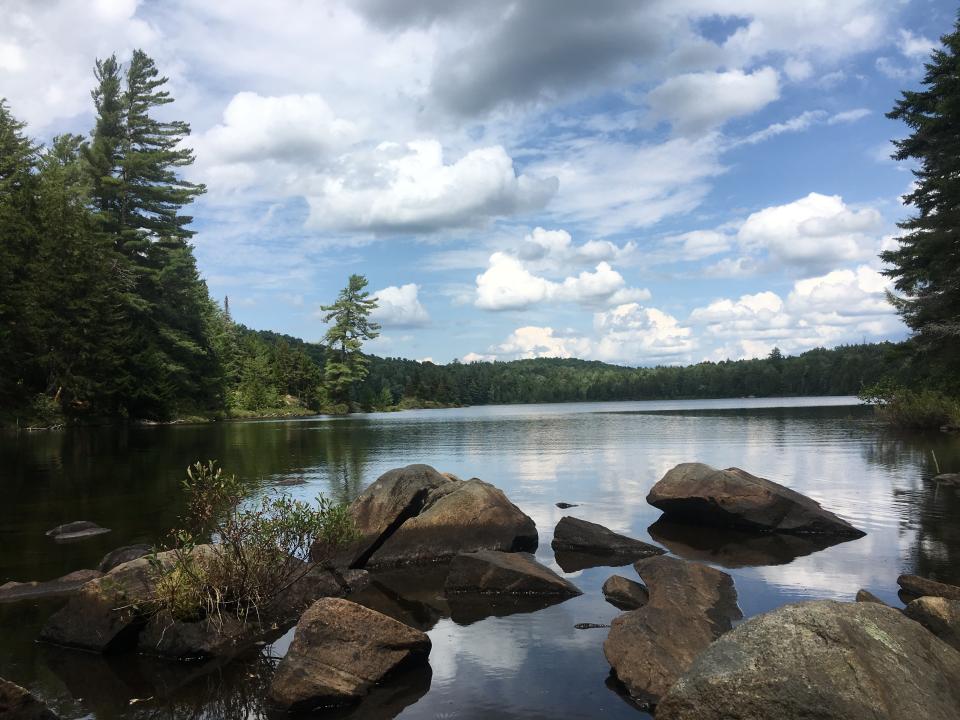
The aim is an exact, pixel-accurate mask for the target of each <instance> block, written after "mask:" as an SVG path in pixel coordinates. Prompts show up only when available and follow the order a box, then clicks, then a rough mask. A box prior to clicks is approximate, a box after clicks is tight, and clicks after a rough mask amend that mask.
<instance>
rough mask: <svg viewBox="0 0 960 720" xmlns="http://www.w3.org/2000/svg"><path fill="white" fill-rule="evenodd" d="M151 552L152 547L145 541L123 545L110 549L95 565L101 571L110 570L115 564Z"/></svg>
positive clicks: (121, 563) (120, 563)
mask: <svg viewBox="0 0 960 720" xmlns="http://www.w3.org/2000/svg"><path fill="white" fill-rule="evenodd" d="M152 552H153V547H151V546H150V545H147V544H145V543H142V544H139V545H124V546H123V547H119V548H117V549H116V550H111V551H110V552H108V553H107V554H106V555H104V556H103V559H102V560H101V561H100V564H99V565H97V570H99V571H100V572H102V573H106V572H110V571H111V570H113V569H114V568H115V567H116V566H117V565H123V564H124V563H125V562H130V561H131V560H136V559H137V558H142V557H145V556H147V555H149V554H151V553H152Z"/></svg>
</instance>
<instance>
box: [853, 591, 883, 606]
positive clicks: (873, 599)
mask: <svg viewBox="0 0 960 720" xmlns="http://www.w3.org/2000/svg"><path fill="white" fill-rule="evenodd" d="M855 600H856V601H857V602H869V603H879V604H880V605H886V604H887V603H885V602H884V601H883V600H881V599H880V598H878V597H877V596H876V595H874V594H873V593H872V592H870V591H869V590H863V589H862V588H861V589H860V590H857V597H856V598H855Z"/></svg>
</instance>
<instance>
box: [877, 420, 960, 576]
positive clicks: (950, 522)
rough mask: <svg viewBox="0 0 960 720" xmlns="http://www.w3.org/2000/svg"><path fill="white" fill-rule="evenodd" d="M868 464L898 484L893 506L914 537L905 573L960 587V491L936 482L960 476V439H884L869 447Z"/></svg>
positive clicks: (890, 435) (896, 436)
mask: <svg viewBox="0 0 960 720" xmlns="http://www.w3.org/2000/svg"><path fill="white" fill-rule="evenodd" d="M863 455H864V458H865V460H866V461H867V463H868V464H870V465H874V466H878V467H881V468H883V470H885V471H886V472H888V473H890V474H891V475H893V476H894V477H895V478H897V480H895V482H894V483H893V486H892V492H893V496H894V497H893V506H894V507H895V508H896V509H897V510H898V512H899V513H900V527H901V532H902V533H911V534H912V535H913V537H912V539H911V543H910V545H909V547H908V549H907V557H906V558H905V565H904V567H903V568H901V570H902V571H903V572H907V573H914V574H917V575H922V576H924V577H931V578H935V579H937V580H941V581H944V582H952V583H960V520H958V518H960V490H958V489H957V488H953V487H950V486H946V485H942V484H940V483H936V482H934V481H933V477H934V475H936V474H937V472H938V467H937V466H939V471H942V472H960V439H958V438H956V437H952V436H949V435H944V434H927V435H915V434H896V433H881V434H878V435H877V436H876V438H875V440H874V442H872V443H865V444H864V445H863Z"/></svg>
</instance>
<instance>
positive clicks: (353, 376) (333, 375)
mask: <svg viewBox="0 0 960 720" xmlns="http://www.w3.org/2000/svg"><path fill="white" fill-rule="evenodd" d="M366 287H367V279H366V278H365V277H364V276H363V275H351V276H350V279H349V281H348V282H347V286H346V287H345V288H344V289H343V290H341V291H340V295H339V296H338V297H337V300H336V302H335V303H333V305H324V306H322V307H321V310H323V312H324V313H326V314H325V315H324V316H323V321H324V322H325V323H330V322H332V323H333V324H332V325H331V326H330V329H329V330H327V333H326V336H325V340H326V341H327V344H328V346H329V347H330V351H331V352H330V356H329V357H328V358H327V362H326V366H325V368H324V378H325V381H326V387H327V392H328V393H329V395H330V397H331V398H333V399H334V400H337V401H338V402H347V401H349V399H350V392H351V390H352V389H353V387H354V386H355V385H356V384H357V383H358V382H360V381H362V380H363V379H364V378H365V377H366V376H367V365H368V363H367V359H366V358H365V357H364V356H363V353H362V352H361V351H360V349H361V348H362V347H363V341H364V340H372V339H373V338H375V337H378V336H379V335H380V326H379V325H378V324H377V323H374V322H370V321H369V316H370V313H371V312H372V311H373V309H374V308H376V307H377V301H376V299H375V298H371V297H370V293H369V292H368V291H366V290H365V289H364V288H366Z"/></svg>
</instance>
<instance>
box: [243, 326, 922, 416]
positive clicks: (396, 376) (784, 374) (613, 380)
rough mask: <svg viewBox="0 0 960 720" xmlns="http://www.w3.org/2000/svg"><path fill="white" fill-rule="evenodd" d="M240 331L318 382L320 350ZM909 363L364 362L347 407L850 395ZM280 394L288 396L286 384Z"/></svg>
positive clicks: (901, 374) (879, 353)
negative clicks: (302, 363)
mask: <svg viewBox="0 0 960 720" xmlns="http://www.w3.org/2000/svg"><path fill="white" fill-rule="evenodd" d="M238 327H240V326H238ZM242 332H243V333H244V334H248V340H247V341H246V342H247V343H248V344H250V343H251V342H253V343H255V344H258V345H260V350H259V352H260V353H261V354H263V355H264V359H263V361H262V362H261V364H263V363H266V364H269V363H270V360H269V357H270V355H271V353H276V352H277V351H278V349H279V352H280V354H281V355H283V356H287V355H289V354H291V353H293V354H296V355H301V354H302V355H303V356H304V357H307V358H310V360H311V361H312V362H313V363H316V365H317V368H316V373H317V376H318V377H320V376H322V364H323V362H324V356H325V349H324V348H323V346H321V345H319V344H315V343H306V342H303V341H302V340H300V339H298V338H293V337H290V336H285V335H279V334H277V333H273V332H262V331H261V332H257V331H250V330H247V329H246V328H242ZM254 338H255V340H253V339H254ZM910 357H911V356H910V353H909V352H908V351H907V349H906V348H905V346H904V344H902V343H901V344H895V343H879V344H863V345H847V346H842V347H838V348H835V349H830V350H827V349H823V348H818V349H815V350H810V351H808V352H805V353H803V354H801V355H797V356H783V355H781V354H780V353H779V351H775V352H773V353H771V355H770V356H769V357H767V358H763V359H756V360H725V361H722V362H702V363H698V364H696V365H689V366H685V367H674V366H658V367H636V368H634V367H623V366H619V365H610V364H607V363H603V362H598V361H589V360H576V359H562V358H537V359H530V360H512V361H507V362H475V363H470V364H464V363H460V362H457V361H454V362H452V363H450V364H447V365H437V364H434V363H431V362H418V361H416V360H407V359H403V358H381V357H376V356H368V359H369V362H370V365H369V368H370V374H369V375H368V376H367V378H366V379H365V380H364V382H363V383H362V384H361V385H360V386H359V387H358V388H357V390H356V395H355V398H354V401H355V403H356V404H357V405H358V406H359V407H360V408H362V409H364V410H375V409H386V408H388V407H391V406H400V407H416V406H422V405H431V404H434V403H436V404H441V405H486V404H502V403H532V402H573V401H583V400H660V399H674V398H719V397H745V396H751V395H752V396H756V397H772V396H777V395H808V396H812V395H855V394H857V393H859V392H860V391H861V390H862V389H863V388H864V387H867V386H869V385H872V384H874V383H876V382H878V381H880V380H881V379H883V378H896V379H904V378H905V377H906V376H907V375H909V374H910V373H911V368H910V366H909V364H908V363H909V359H910ZM281 384H282V383H281ZM284 388H286V390H285V391H289V389H290V388H291V386H290V385H289V384H287V385H284ZM307 402H308V403H309V400H307Z"/></svg>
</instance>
